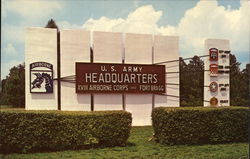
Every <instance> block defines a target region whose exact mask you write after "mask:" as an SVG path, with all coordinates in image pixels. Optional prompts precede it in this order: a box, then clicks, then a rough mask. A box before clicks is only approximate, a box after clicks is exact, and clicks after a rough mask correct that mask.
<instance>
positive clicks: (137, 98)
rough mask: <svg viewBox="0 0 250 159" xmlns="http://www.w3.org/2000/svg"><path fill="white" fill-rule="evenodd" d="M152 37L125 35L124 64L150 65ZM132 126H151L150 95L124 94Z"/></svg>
mask: <svg viewBox="0 0 250 159" xmlns="http://www.w3.org/2000/svg"><path fill="white" fill-rule="evenodd" d="M152 46H153V41H152V35H145V34H130V33H127V34H125V64H152ZM126 111H128V112H131V113H132V117H133V125H134V126H136V125H140V126H142V125H151V112H152V94H126Z"/></svg>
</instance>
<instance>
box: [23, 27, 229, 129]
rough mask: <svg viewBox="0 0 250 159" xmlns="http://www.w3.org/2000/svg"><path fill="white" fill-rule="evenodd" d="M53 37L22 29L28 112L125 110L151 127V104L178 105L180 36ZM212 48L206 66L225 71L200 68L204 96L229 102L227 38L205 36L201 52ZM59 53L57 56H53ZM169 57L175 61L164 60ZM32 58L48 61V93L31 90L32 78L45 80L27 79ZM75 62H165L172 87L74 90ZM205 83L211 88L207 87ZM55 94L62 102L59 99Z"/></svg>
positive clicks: (66, 33)
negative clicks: (131, 90) (142, 90)
mask: <svg viewBox="0 0 250 159" xmlns="http://www.w3.org/2000/svg"><path fill="white" fill-rule="evenodd" d="M57 37H58V36H57V30H56V29H49V28H27V30H26V38H25V64H26V74H25V77H26V81H25V83H26V86H25V88H26V93H25V95H26V109H27V110H31V109H33V110H57V109H58V108H60V109H61V110H69V111H91V110H94V111H97V110H126V111H128V112H131V113H132V117H133V125H151V112H152V109H153V108H154V107H159V106H165V107H170V106H175V107H176V106H179V105H180V101H179V96H180V94H179V61H178V59H179V37H176V36H160V35H149V34H132V33H113V32H112V33H111V32H89V31H85V30H82V29H72V30H61V31H60V39H57ZM58 40H60V48H58ZM211 48H217V49H218V52H219V53H218V61H217V62H214V61H210V60H209V58H205V59H204V62H205V70H209V69H210V64H218V67H219V71H224V72H223V73H219V74H218V76H216V77H214V76H211V73H210V71H205V73H204V84H205V86H206V87H204V100H205V101H210V99H211V98H213V97H215V98H217V99H218V104H217V105H218V106H221V105H229V104H230V101H229V94H230V91H229V73H226V70H229V54H227V53H228V52H225V51H229V49H230V48H229V41H228V40H218V39H208V40H206V41H205V52H206V54H209V49H211ZM58 49H60V50H58ZM58 51H60V56H59V57H58V56H57V54H58ZM215 51H216V50H215ZM58 60H60V61H59V62H60V72H61V77H60V78H59V79H60V80H61V85H60V88H61V93H58V84H57V83H58V77H57V75H58ZM171 60H176V61H175V62H171V63H164V62H165V61H171ZM37 62H45V63H49V64H51V65H53V70H52V71H53V79H54V80H53V91H52V92H51V93H39V90H38V89H39V85H37V86H34V87H36V88H35V89H36V93H32V92H31V91H30V87H31V85H30V84H31V83H32V82H33V81H34V80H35V79H34V78H35V77H36V76H37V78H39V79H40V81H38V83H39V82H40V83H42V82H45V81H46V79H42V77H40V76H39V75H38V73H36V74H34V75H33V74H32V80H33V81H31V75H30V71H31V70H30V64H32V63H37ZM77 62H80V63H81V62H84V63H91V62H93V63H113V64H149V65H154V64H156V65H158V64H160V65H165V68H166V72H171V73H166V75H165V76H166V83H172V84H173V85H166V94H161V95H160V94H152V93H147V94H138V93H116V94H114V93H111V94H100V93H93V94H92V95H91V94H86V93H83V94H80V93H76V88H75V75H76V68H75V66H76V63H77ZM32 69H33V68H32ZM34 69H36V68H34ZM36 71H39V70H35V72H36ZM40 71H41V70H40ZM51 75H52V74H51ZM212 82H214V83H212ZM43 84H44V83H43ZM210 85H211V87H208V86H210ZM37 90H38V91H37ZM167 95H172V96H167ZM59 96H60V97H61V100H60V98H58V97H59ZM58 101H60V103H61V104H59V102H58ZM59 105H60V107H59ZM210 105H211V104H210V103H209V102H204V106H210Z"/></svg>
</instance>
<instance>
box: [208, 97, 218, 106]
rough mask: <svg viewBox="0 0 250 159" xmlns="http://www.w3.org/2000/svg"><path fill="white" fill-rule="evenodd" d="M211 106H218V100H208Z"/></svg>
mask: <svg viewBox="0 0 250 159" xmlns="http://www.w3.org/2000/svg"><path fill="white" fill-rule="evenodd" d="M210 104H211V106H216V105H217V104H218V99H217V98H215V97H213V98H211V99H210Z"/></svg>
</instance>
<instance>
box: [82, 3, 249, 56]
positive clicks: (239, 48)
mask: <svg viewBox="0 0 250 159" xmlns="http://www.w3.org/2000/svg"><path fill="white" fill-rule="evenodd" d="M249 16H250V5H249V2H248V1H247V0H242V1H241V6H240V8H239V9H235V10H233V9H231V8H230V7H227V8H225V7H224V6H219V5H218V2H217V1H216V0H211V1H207V0H200V1H199V2H198V3H197V4H196V6H195V7H193V8H191V9H189V10H187V11H186V12H185V15H184V17H183V18H182V19H181V20H180V22H179V24H178V25H177V26H169V25H168V26H161V27H160V26H158V25H157V22H158V21H159V19H160V18H161V17H162V11H160V10H159V11H157V10H155V9H154V8H153V7H152V6H151V5H146V6H142V7H139V8H137V9H136V10H135V11H133V12H131V13H130V14H129V15H128V16H127V18H124V19H123V18H117V19H110V18H107V17H101V18H99V19H92V18H90V19H88V20H87V21H86V22H85V23H84V24H83V28H85V29H87V30H91V31H111V32H112V31H114V32H131V33H147V34H162V35H178V36H180V50H181V52H182V53H183V55H184V56H193V55H194V54H199V55H202V54H204V53H203V52H204V50H203V49H204V40H205V39H207V38H219V39H229V40H230V42H231V48H232V51H233V52H248V50H249V46H248V45H249Z"/></svg>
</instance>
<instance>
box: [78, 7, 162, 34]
mask: <svg viewBox="0 0 250 159" xmlns="http://www.w3.org/2000/svg"><path fill="white" fill-rule="evenodd" d="M161 16H162V11H156V10H155V9H154V8H153V7H152V6H151V5H146V6H142V7H139V8H137V9H136V10H135V11H134V12H132V13H130V14H129V15H128V16H127V18H126V19H123V18H118V19H109V18H107V17H101V18H100V19H97V20H96V19H92V18H90V19H89V20H87V21H86V22H85V23H84V24H83V28H85V29H87V30H96V31H115V32H129V33H150V34H154V33H155V32H156V30H157V27H158V26H157V24H156V23H157V22H158V21H159V19H160V17H161Z"/></svg>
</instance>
